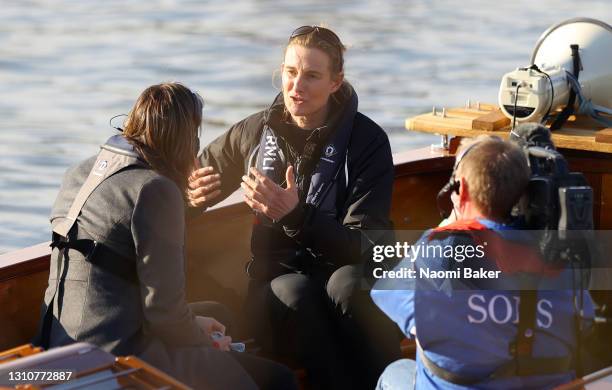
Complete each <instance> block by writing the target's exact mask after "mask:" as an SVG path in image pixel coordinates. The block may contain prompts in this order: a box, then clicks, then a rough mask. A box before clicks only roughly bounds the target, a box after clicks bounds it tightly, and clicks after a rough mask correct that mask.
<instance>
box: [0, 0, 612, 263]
mask: <svg viewBox="0 0 612 390" xmlns="http://www.w3.org/2000/svg"><path fill="white" fill-rule="evenodd" d="M0 9H1V11H0V91H1V92H0V253H2V252H6V251H9V250H13V249H17V248H21V247H25V246H29V245H32V244H36V243H38V242H42V241H46V240H48V239H49V233H48V229H49V227H48V220H47V218H48V214H49V210H50V207H51V204H52V202H53V199H54V197H55V194H56V192H57V190H58V186H59V183H60V180H61V176H62V174H63V172H64V170H65V169H66V168H67V167H68V166H70V165H72V164H74V163H76V162H77V161H79V160H81V159H83V158H85V157H88V156H90V155H92V154H94V153H95V152H96V151H97V145H99V144H100V143H102V142H103V141H104V140H105V139H106V138H107V137H108V136H110V135H112V134H113V130H112V129H111V128H110V127H109V126H108V120H109V118H110V117H112V116H113V115H116V114H120V113H125V112H127V111H128V110H129V108H130V106H131V104H132V102H133V101H134V100H135V98H136V97H137V95H138V93H139V92H140V91H142V89H144V88H145V87H146V86H148V85H150V84H153V83H158V82H160V81H181V82H183V83H185V84H186V85H188V86H190V87H192V88H193V89H196V90H198V91H199V92H200V93H201V94H202V95H203V96H204V97H205V99H206V109H205V115H206V123H205V130H204V137H203V138H204V139H203V142H208V141H210V140H212V139H213V138H214V137H215V136H217V135H219V134H220V133H221V132H222V131H223V130H225V129H227V128H228V127H229V125H230V124H232V123H233V122H236V121H238V120H240V119H241V118H242V117H244V116H246V115H248V114H250V113H252V112H255V111H257V110H260V109H262V108H263V107H265V106H266V105H267V104H269V103H270V101H271V99H272V98H273V96H274V95H275V94H276V93H277V88H275V87H274V84H276V85H278V83H274V82H273V77H272V75H273V72H274V70H275V69H277V68H278V66H279V64H280V61H281V53H282V48H283V45H284V43H285V42H286V39H287V37H288V35H289V33H290V32H291V31H292V30H293V29H294V28H295V27H297V26H300V25H304V24H314V23H325V24H326V25H328V26H330V27H331V28H333V29H334V30H335V31H337V32H338V34H339V35H340V37H341V38H342V40H343V41H344V42H345V43H346V44H347V46H348V48H349V50H348V52H347V61H346V76H347V78H348V79H349V80H350V81H351V82H352V83H353V85H354V86H355V89H356V90H357V93H358V95H359V98H360V111H362V112H364V113H365V114H366V115H368V116H370V117H371V118H373V119H374V120H375V121H377V122H378V123H379V124H380V125H382V126H383V127H384V128H385V129H386V130H387V131H388V133H389V135H390V137H391V142H392V145H393V149H394V151H401V150H405V149H408V148H410V147H414V146H422V145H427V144H429V143H431V137H428V136H424V135H419V134H408V133H407V132H406V131H405V130H403V124H404V120H405V118H406V117H409V116H411V115H415V114H418V113H422V112H425V111H429V110H431V107H432V106H433V105H437V106H456V105H463V104H464V102H465V101H466V100H467V99H468V98H470V99H472V101H477V100H478V101H483V102H495V101H496V99H497V89H498V86H499V81H500V79H501V76H502V75H503V74H504V73H506V72H508V71H510V70H512V69H514V68H516V67H518V66H523V65H526V64H527V61H528V60H529V55H530V53H531V49H532V48H533V45H534V43H535V41H536V40H537V38H538V37H539V35H540V34H541V33H542V32H543V31H544V30H545V29H546V28H547V27H548V26H550V25H551V24H554V23H556V22H558V21H561V20H564V19H567V18H570V17H575V16H590V17H595V18H598V19H601V20H604V21H607V22H608V23H609V22H610V19H612V18H611V16H612V11H611V8H610V3H609V2H608V1H596V0H587V1H580V2H575V1H573V2H571V1H552V0H540V1H506V2H501V3H498V2H492V1H462V2H453V1H365V0H362V1H356V2H346V1H322V0H321V1H318V0H313V1H290V0H283V1H267V0H234V1H221V0H214V1H169V0H167V1H161V0H157V1H154V0H151V1H130V2H124V1H90V0H80V1H69V0H59V1H25V0H19V1H7V0H3V1H2V2H1V7H0Z"/></svg>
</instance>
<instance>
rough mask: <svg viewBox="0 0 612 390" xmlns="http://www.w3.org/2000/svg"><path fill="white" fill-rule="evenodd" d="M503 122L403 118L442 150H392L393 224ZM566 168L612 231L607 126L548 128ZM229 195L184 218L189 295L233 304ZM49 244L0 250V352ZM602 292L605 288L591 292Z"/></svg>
mask: <svg viewBox="0 0 612 390" xmlns="http://www.w3.org/2000/svg"><path fill="white" fill-rule="evenodd" d="M509 125H510V123H509V120H508V119H506V118H505V117H503V115H502V114H501V112H500V111H499V109H498V108H497V107H496V106H493V105H486V104H478V105H477V106H469V107H466V108H459V109H448V110H446V109H442V110H435V109H434V112H432V113H427V114H423V115H419V116H417V117H414V118H411V119H408V120H407V122H406V127H407V129H409V130H412V131H423V132H430V133H438V134H442V135H443V136H444V137H445V139H446V141H448V142H445V143H446V144H447V145H446V146H447V148H439V149H435V150H434V149H433V148H421V149H416V150H410V151H407V152H403V153H398V154H396V155H394V164H395V182H394V191H393V203H392V214H391V218H392V220H393V222H394V224H395V227H396V229H405V230H418V229H425V228H428V227H431V226H433V225H436V224H437V223H438V222H439V220H440V216H439V213H438V210H437V207H436V201H435V199H436V194H437V192H438V190H439V189H440V188H441V187H442V186H443V185H444V184H445V183H446V181H447V180H448V178H449V175H450V172H451V170H452V167H453V162H454V158H453V153H454V151H455V148H456V146H457V144H458V142H457V141H458V140H459V139H460V138H461V137H473V136H475V135H478V134H483V133H484V134H495V135H499V136H501V137H507V135H508V133H509ZM553 140H554V142H555V144H556V145H557V147H558V148H559V150H560V151H561V152H562V153H563V154H564V155H565V156H566V158H567V159H568V161H569V164H570V168H571V169H572V170H574V171H580V172H583V173H584V174H585V176H586V177H587V179H588V181H589V183H590V184H591V186H592V187H593V192H594V222H595V226H596V228H598V229H612V129H602V128H601V127H597V126H596V125H594V124H593V123H591V122H588V121H587V120H586V119H585V118H570V121H569V122H568V123H567V124H566V126H565V127H564V128H562V129H560V130H558V131H556V132H555V133H554V134H553ZM241 199H242V197H241V195H240V194H239V193H235V194H233V195H232V196H230V197H229V198H228V199H226V200H224V201H223V202H221V203H220V204H218V205H216V206H215V207H212V208H211V209H209V210H208V211H207V212H206V213H204V214H203V215H201V216H199V217H197V218H194V219H192V220H190V221H188V233H187V265H186V275H187V298H188V300H190V301H197V300H217V301H221V302H223V303H225V304H226V305H228V306H229V307H230V308H232V309H234V310H239V309H240V306H241V304H242V302H243V299H244V296H245V292H246V285H247V278H246V273H245V272H244V265H245V263H246V262H247V260H248V259H249V258H250V250H249V245H250V232H251V224H252V218H253V217H252V214H251V212H250V209H249V208H248V207H247V206H246V205H245V204H244V203H243V202H242V200H241ZM49 256H50V248H49V246H48V243H42V244H39V245H35V246H32V247H29V248H26V249H22V250H18V251H15V252H11V253H7V254H4V255H1V256H0V350H4V349H8V348H12V347H15V346H17V345H20V344H24V343H27V342H29V340H30V339H31V338H32V336H33V335H34V333H35V330H36V326H37V323H38V320H39V315H40V314H39V307H40V304H41V300H42V296H43V292H44V290H45V288H46V285H47V277H48V272H49ZM594 293H600V294H605V292H594Z"/></svg>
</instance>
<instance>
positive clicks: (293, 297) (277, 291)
mask: <svg viewBox="0 0 612 390" xmlns="http://www.w3.org/2000/svg"><path fill="white" fill-rule="evenodd" d="M270 289H271V291H272V294H273V295H274V298H275V299H278V300H279V301H280V302H281V303H282V304H283V305H285V306H287V307H289V308H290V309H293V310H300V309H301V308H303V307H304V306H305V305H308V304H310V303H312V302H313V301H314V300H316V296H317V295H318V294H317V289H316V286H314V283H313V281H311V280H310V279H309V278H308V277H307V276H305V275H302V274H285V275H281V276H278V277H276V278H274V279H273V280H272V282H270Z"/></svg>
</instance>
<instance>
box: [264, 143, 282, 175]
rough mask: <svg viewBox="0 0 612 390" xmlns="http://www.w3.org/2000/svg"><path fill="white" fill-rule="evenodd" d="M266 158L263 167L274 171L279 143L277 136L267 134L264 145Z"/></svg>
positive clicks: (265, 169)
mask: <svg viewBox="0 0 612 390" xmlns="http://www.w3.org/2000/svg"><path fill="white" fill-rule="evenodd" d="M264 148H265V151H264V158H263V164H262V168H263V170H264V171H273V170H274V165H273V164H274V160H276V156H277V153H278V145H277V143H276V137H275V136H273V135H267V136H266V144H265V146H264Z"/></svg>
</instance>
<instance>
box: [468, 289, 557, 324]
mask: <svg viewBox="0 0 612 390" xmlns="http://www.w3.org/2000/svg"><path fill="white" fill-rule="evenodd" d="M511 298H512V301H510V298H509V297H508V296H506V295H501V294H498V295H493V297H491V300H489V302H487V298H486V297H485V296H484V295H482V294H472V295H470V297H469V298H468V306H469V308H470V310H471V311H472V314H468V316H467V320H468V322H469V323H470V324H482V323H483V322H485V321H487V320H489V319H490V320H491V321H493V322H494V323H496V324H500V325H501V324H508V323H510V322H511V323H513V324H518V322H519V305H520V303H521V298H520V297H517V296H513V297H511ZM552 309H553V304H552V302H551V301H549V300H548V299H539V300H538V303H537V305H536V310H537V313H536V325H537V326H538V327H540V328H544V329H548V328H550V327H551V325H552V323H553V316H552Z"/></svg>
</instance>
